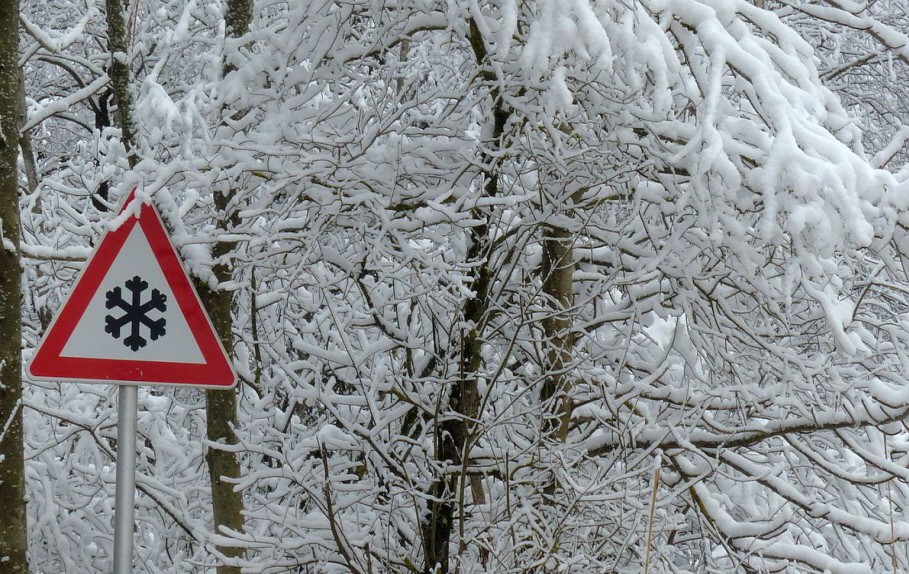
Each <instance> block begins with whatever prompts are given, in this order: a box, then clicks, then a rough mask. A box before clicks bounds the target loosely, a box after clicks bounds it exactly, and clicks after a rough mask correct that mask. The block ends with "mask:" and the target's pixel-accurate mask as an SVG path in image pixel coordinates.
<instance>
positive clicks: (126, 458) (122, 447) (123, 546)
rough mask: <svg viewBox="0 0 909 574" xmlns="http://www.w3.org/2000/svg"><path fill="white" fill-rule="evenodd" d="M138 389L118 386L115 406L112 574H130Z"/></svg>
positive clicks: (133, 521) (134, 499)
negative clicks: (115, 483) (117, 399)
mask: <svg viewBox="0 0 909 574" xmlns="http://www.w3.org/2000/svg"><path fill="white" fill-rule="evenodd" d="M138 407H139V389H138V387H134V386H131V385H121V386H120V397H119V402H118V404H117V493H116V497H115V498H114V574H128V573H129V572H132V561H133V525H134V524H135V519H134V518H133V511H134V510H135V508H136V417H137V415H138V410H139V408H138Z"/></svg>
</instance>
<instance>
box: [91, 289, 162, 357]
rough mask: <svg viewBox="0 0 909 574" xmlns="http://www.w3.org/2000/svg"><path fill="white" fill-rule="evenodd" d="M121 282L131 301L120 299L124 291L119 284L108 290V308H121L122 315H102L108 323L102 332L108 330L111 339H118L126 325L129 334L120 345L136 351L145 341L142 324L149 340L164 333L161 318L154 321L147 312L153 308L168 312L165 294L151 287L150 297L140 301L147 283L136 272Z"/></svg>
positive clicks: (153, 309)
mask: <svg viewBox="0 0 909 574" xmlns="http://www.w3.org/2000/svg"><path fill="white" fill-rule="evenodd" d="M124 285H126V288H127V289H129V290H130V291H131V292H132V295H133V296H132V302H131V303H128V302H127V301H126V300H124V299H123V294H122V291H121V290H120V288H119V287H114V288H113V289H111V290H110V291H108V292H107V304H106V306H107V308H108V309H113V308H114V307H119V308H120V309H122V310H123V311H124V314H123V315H121V316H120V317H116V318H115V317H113V316H112V315H107V316H106V317H104V320H105V321H106V322H107V325H106V326H105V327H104V331H105V332H106V333H110V334H111V335H112V336H113V337H114V339H119V338H120V329H122V328H123V327H124V326H125V325H126V324H129V326H130V335H129V337H126V338H125V339H123V344H124V345H126V346H127V347H129V348H130V349H132V350H133V351H138V350H139V349H141V348H142V347H144V346H145V344H146V343H147V342H148V341H146V340H145V338H144V337H142V336H141V335H140V334H139V333H140V332H139V327H140V326H141V325H145V326H146V327H147V328H148V334H149V337H150V338H151V340H152V341H154V340H156V339H157V338H158V337H162V336H164V333H165V329H164V326H165V325H166V324H167V322H166V321H165V320H164V317H162V318H160V319H158V320H157V321H152V320H151V319H150V318H149V317H148V313H149V312H150V311H155V310H157V311H161V312H162V313H163V312H164V311H167V304H166V303H167V295H164V294H163V293H161V292H160V291H158V290H157V289H152V292H151V299H149V300H148V301H146V302H145V303H142V302H141V301H142V292H143V291H145V290H146V289H148V282H147V281H143V280H142V278H141V277H139V276H138V275H136V276H135V277H133V278H132V279H129V280H127V282H126V283H125V284H124Z"/></svg>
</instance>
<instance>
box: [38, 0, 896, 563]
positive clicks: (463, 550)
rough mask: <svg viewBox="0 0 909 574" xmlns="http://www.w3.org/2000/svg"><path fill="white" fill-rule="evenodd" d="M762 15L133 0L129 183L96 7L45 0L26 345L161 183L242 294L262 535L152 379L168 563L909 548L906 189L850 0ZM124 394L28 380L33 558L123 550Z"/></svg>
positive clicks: (789, 559)
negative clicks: (855, 61)
mask: <svg viewBox="0 0 909 574" xmlns="http://www.w3.org/2000/svg"><path fill="white" fill-rule="evenodd" d="M759 4H760V5H759ZM766 4H767V5H766V6H765V5H764V3H758V2H746V1H744V0H627V1H621V2H615V1H611V0H610V1H602V2H600V1H593V0H591V1H588V0H570V1H565V0H537V1H533V2H514V1H512V0H497V1H495V2H477V1H475V0H457V1H451V2H447V3H444V4H441V3H432V2H424V1H422V0H400V1H398V2H395V3H375V2H367V1H365V0H363V1H360V0H316V1H312V2H291V3H283V2H273V1H266V0H263V1H261V2H257V3H256V6H255V8H254V14H255V15H256V17H255V19H254V20H253V22H252V25H251V26H250V29H249V32H248V33H247V34H245V35H243V36H242V37H239V38H234V37H230V36H228V37H227V39H225V38H224V36H223V33H222V32H221V27H223V25H224V22H223V15H222V14H221V12H220V11H219V10H218V9H217V8H215V7H213V5H210V3H205V2H194V1H190V2H185V3H184V2H177V1H176V0H174V1H172V2H162V3H158V4H155V5H154V6H152V5H148V4H145V3H142V2H134V3H133V4H132V9H133V10H134V11H135V13H134V16H133V17H132V18H133V19H132V20H131V21H132V22H133V24H132V26H133V28H132V32H131V34H132V36H131V39H130V41H131V42H132V43H133V47H132V52H131V53H133V54H134V59H133V61H131V62H130V65H131V66H132V70H133V72H134V74H135V85H134V86H133V87H132V90H133V93H134V94H135V96H136V97H135V106H136V116H137V117H136V118H134V120H135V121H134V125H135V128H136V132H135V134H134V139H135V146H136V153H137V156H138V157H141V158H143V159H142V161H140V162H139V163H138V164H137V165H136V166H135V168H134V169H132V170H129V169H127V168H128V164H126V162H125V158H126V151H125V150H124V148H123V146H122V144H120V140H119V139H118V137H117V136H119V134H118V133H117V131H116V130H115V129H113V128H111V127H110V121H109V117H110V108H109V106H110V105H111V101H110V90H109V88H108V87H107V86H108V81H107V79H106V77H105V75H104V70H105V69H106V66H105V60H104V58H105V57H106V56H105V55H104V53H103V51H100V50H99V49H98V47H97V45H96V43H95V42H93V38H95V37H97V34H99V32H98V30H100V29H102V27H101V16H100V15H99V12H98V10H97V9H96V8H95V7H94V6H89V7H88V8H89V9H88V10H86V11H83V12H82V14H83V15H82V16H81V20H79V19H77V18H74V17H72V15H69V16H68V15H67V12H66V11H67V10H70V9H71V8H68V7H67V6H61V7H59V9H54V10H49V11H47V12H42V11H40V10H38V6H37V4H35V5H32V4H29V2H25V16H24V18H23V30H24V33H25V43H26V48H25V56H24V60H23V61H24V69H25V71H26V79H27V86H28V89H29V94H30V98H29V99H28V108H29V122H28V124H27V127H28V128H29V129H30V130H31V133H32V137H33V144H34V148H35V154H36V159H35V162H36V165H37V168H38V174H39V175H38V177H39V183H38V186H37V188H36V189H35V190H34V191H33V192H31V193H27V194H24V195H23V199H22V202H21V206H22V213H23V218H24V219H23V221H24V231H23V246H22V250H23V253H24V255H25V256H26V263H27V265H26V268H25V272H26V275H27V285H28V291H27V293H28V297H27V298H26V304H27V307H28V309H27V313H26V329H25V341H26V347H27V349H28V350H30V349H31V348H32V347H33V345H34V343H35V341H36V338H37V336H38V333H39V332H40V330H41V327H42V322H46V320H47V319H46V317H47V316H48V314H49V313H50V310H52V309H54V308H56V306H57V305H58V304H59V301H60V299H61V297H62V293H63V292H64V291H65V289H66V287H67V286H68V285H69V284H71V281H72V277H73V273H74V272H75V270H76V269H77V268H78V264H79V263H78V262H79V260H80V259H81V258H84V257H85V255H86V253H87V251H88V249H87V247H88V245H89V244H90V242H91V240H92V238H93V237H94V236H95V234H96V232H97V231H98V230H99V229H101V228H102V225H103V224H101V223H100V222H101V221H102V219H103V217H104V213H103V209H99V206H104V205H107V201H108V198H107V195H106V190H108V189H109V190H110V191H111V193H112V196H113V195H117V196H119V195H122V194H123V193H125V192H126V191H127V190H128V189H129V188H130V187H131V186H132V185H133V184H135V183H138V184H140V185H141V186H142V189H143V190H144V192H145V193H147V194H150V195H151V196H152V197H153V198H154V201H155V202H156V203H157V204H158V206H159V207H160V208H161V210H162V212H163V213H164V214H165V219H166V220H167V222H168V224H169V225H170V226H171V227H172V228H173V230H174V236H175V240H176V242H177V243H178V245H179V248H180V249H181V251H182V253H183V255H184V257H186V259H187V265H188V267H189V268H190V270H191V272H192V273H194V274H195V275H196V276H197V277H198V279H199V280H200V281H201V282H203V283H207V284H209V285H211V286H213V287H215V286H217V287H219V288H220V289H227V290H229V292H230V293H232V297H233V301H234V303H235V309H234V316H233V329H234V345H233V352H234V355H235V363H236V364H237V366H238V369H239V370H240V374H241V378H242V383H241V388H240V396H239V417H238V421H239V428H238V429H237V439H238V444H237V446H236V450H237V451H238V452H239V453H240V458H241V462H242V467H243V468H242V472H241V477H240V479H239V482H238V483H237V485H236V488H237V489H238V490H239V491H242V492H243V494H244V497H245V498H244V508H245V531H244V532H243V533H237V534H236V535H235V536H228V535H225V534H224V533H217V534H216V533H213V532H211V528H210V524H211V494H210V491H209V485H208V479H207V477H206V475H205V472H204V466H205V465H204V457H205V452H206V449H208V448H210V445H207V444H205V443H204V441H203V437H204V436H205V421H204V412H203V411H204V402H203V400H202V397H201V396H200V393H199V392H197V391H194V390H189V389H160V388H155V389H151V388H149V389H143V390H142V392H141V393H140V407H141V413H140V421H139V428H140V433H141V437H140V448H141V451H140V468H139V472H140V476H139V482H138V484H139V488H140V494H139V505H140V506H139V509H138V514H137V516H139V519H140V524H139V530H138V537H137V553H138V557H137V563H136V566H137V570H138V571H146V572H198V571H205V570H206V569H207V568H209V569H210V568H214V566H215V565H216V564H217V563H218V561H219V560H220V557H219V555H220V554H221V553H219V552H214V549H215V548H216V547H218V548H222V549H223V548H228V547H236V548H239V549H243V550H245V554H243V556H242V557H239V558H236V560H237V561H238V562H237V564H240V565H242V566H244V567H245V568H246V569H248V570H249V571H255V572H288V571H291V572H345V573H346V572H352V573H355V574H361V573H362V574H366V573H371V572H425V573H427V574H428V573H431V572H455V571H458V572H465V573H466V572H550V571H551V572H555V571H562V570H565V569H570V570H571V571H572V572H592V573H593V572H641V571H642V570H643V571H650V572H825V571H829V572H838V573H846V572H868V571H887V570H893V571H899V570H901V569H906V568H909V553H907V548H909V546H907V543H909V523H907V522H906V520H905V517H904V516H902V514H901V509H902V508H903V507H905V505H906V504H907V502H909V500H907V499H909V487H907V484H909V482H907V478H909V474H907V471H906V468H905V466H906V465H905V458H906V457H907V456H909V446H907V445H909V442H907V440H906V437H907V434H906V433H907V429H906V428H905V426H904V423H903V420H904V419H905V417H906V415H907V414H909V400H907V399H909V397H907V396H906V392H905V390H904V389H905V386H906V385H905V384H904V382H905V375H904V373H905V372H906V365H909V336H907V334H906V332H907V329H906V327H907V326H909V325H907V312H909V289H907V287H906V285H907V284H909V283H907V280H909V277H907V276H906V268H905V266H904V261H903V253H905V249H906V248H909V242H907V238H906V232H905V230H906V225H909V221H903V219H904V218H905V215H904V213H905V212H906V207H907V203H909V196H907V192H906V183H905V181H904V178H903V175H901V174H900V173H898V172H895V168H896V167H898V166H896V165H888V166H887V167H888V168H894V171H884V170H882V169H880V167H881V166H883V165H885V164H886V163H887V162H886V161H883V158H884V156H883V155H878V156H875V154H877V153H878V152H882V153H885V152H887V150H888V149H889V148H888V144H887V143H885V142H883V140H882V141H877V140H875V139H874V137H877V136H873V137H872V139H871V143H870V144H868V150H870V151H866V149H865V148H864V147H863V145H864V144H863V131H862V129H861V122H857V121H856V120H855V119H854V118H853V117H852V116H851V115H850V112H852V113H855V112H856V111H861V110H864V108H863V107H860V108H857V107H856V105H857V103H856V102H854V101H851V100H849V99H847V100H846V101H847V105H848V111H847V108H846V107H844V105H843V103H841V100H840V99H838V97H837V95H836V94H835V93H834V91H831V89H830V85H829V82H831V81H832V79H833V78H834V77H836V78H842V77H843V75H844V74H846V73H847V71H843V72H841V73H836V70H835V69H834V67H832V66H833V65H834V63H835V61H836V58H838V57H839V56H837V55H836V54H832V53H830V52H825V51H824V49H823V48H819V49H818V51H815V49H814V48H812V45H811V43H809V41H807V40H811V41H813V42H814V41H815V40H817V39H818V38H821V37H823V38H833V36H832V35H833V34H834V32H835V30H834V29H832V28H830V27H829V25H828V24H827V23H829V22H831V21H834V22H836V21H839V20H837V18H842V17H843V16H842V13H844V11H847V8H848V7H846V6H845V2H843V3H839V2H835V3H834V2H831V3H829V4H823V3H812V4H810V5H809V4H807V3H804V5H802V4H803V3H794V2H793V3H792V4H793V5H795V4H798V6H783V5H772V6H771V5H770V4H772V3H770V2H767V3H766ZM840 4H843V5H840ZM825 10H826V11H825ZM856 17H858V16H856ZM868 17H869V18H870V19H871V21H873V22H881V21H883V19H881V18H872V17H871V16H868ZM74 22H78V23H74ZM853 29H854V30H856V31H858V30H860V27H859V26H858V25H856V27H855V28H853ZM884 36H885V37H887V38H890V37H889V36H886V34H884ZM815 44H817V42H815ZM893 49H894V50H896V48H893ZM225 54H226V55H227V59H226V60H225V59H224V55H225ZM818 54H820V55H821V56H823V57H824V59H823V61H822V60H821V59H819V57H818ZM848 63H849V59H848V58H843V62H842V63H841V64H837V65H841V66H846V67H847V69H848V70H851V69H852V68H848ZM819 64H823V65H824V68H823V69H822V70H821V71H819V68H818V65H819ZM828 64H829V65H828ZM223 70H227V71H228V73H227V74H226V75H224V76H223V77H222V71H223ZM825 82H828V83H825ZM833 87H834V88H836V89H837V91H838V93H842V94H846V95H847V96H849V95H850V94H851V96H849V97H858V94H859V93H860V92H859V88H855V89H854V90H853V91H849V90H845V88H844V89H840V88H841V87H842V86H840V87H837V86H833ZM854 87H855V86H851V87H850V89H852V88H854ZM844 90H845V91H844ZM858 103H859V104H861V106H864V105H865V104H864V103H863V102H858ZM869 105H870V104H869ZM872 107H873V106H872ZM894 113H898V114H900V115H901V112H898V111H897V112H894ZM869 117H870V116H869ZM882 117H883V116H882ZM865 121H870V120H865ZM894 145H895V144H894ZM890 147H892V146H890ZM882 150H883V151H882ZM891 151H892V150H891ZM890 156H895V152H894V153H890ZM896 161H899V160H898V159H897V160H896ZM225 189H229V190H230V195H229V201H227V203H225V198H226V197H227V196H224V197H221V199H220V200H218V201H216V200H215V199H213V190H225ZM102 190H104V191H105V193H103V194H102V193H101V191H102ZM226 213H229V214H230V217H231V222H230V223H231V224H230V229H229V231H227V232H226V231H224V225H223V222H224V216H225V214H226ZM214 244H217V245H220V246H226V247H223V248H219V249H218V250H212V249H211V246H212V245H214ZM217 266H222V268H229V269H230V270H231V273H230V274H229V275H224V274H223V273H222V274H218V273H213V272H212V269H213V267H217ZM111 396H112V391H111V390H109V389H107V388H105V387H97V386H95V387H90V386H84V385H64V384H36V385H33V386H31V387H30V388H29V391H28V393H27V397H26V405H27V407H28V409H29V410H28V411H27V417H28V421H29V427H28V433H27V435H26V438H27V443H28V446H27V452H28V453H29V467H28V468H29V470H28V472H29V477H30V479H31V483H30V484H31V486H30V489H31V491H30V501H31V506H30V512H31V516H32V518H33V522H32V542H31V548H32V551H31V552H32V559H33V561H34V564H33V567H34V568H36V569H38V570H47V571H53V570H55V569H57V570H59V569H71V570H73V571H102V570H103V569H104V568H105V565H107V564H109V560H110V556H109V554H108V548H107V540H108V539H109V537H110V524H109V521H108V520H107V519H106V516H107V515H108V511H109V507H110V504H111V499H112V493H113V484H112V481H113V474H112V464H111V462H112V459H111V457H112V452H113V450H112V444H111V439H112V437H113V436H114V435H113V432H114V429H113V428H112V425H113V424H114V417H113V410H112V408H111V406H110V397H111ZM75 523H78V524H79V525H80V526H79V527H77V528H75V527H73V526H71V525H72V524H75ZM239 555H240V553H239V552H238V553H237V556H239Z"/></svg>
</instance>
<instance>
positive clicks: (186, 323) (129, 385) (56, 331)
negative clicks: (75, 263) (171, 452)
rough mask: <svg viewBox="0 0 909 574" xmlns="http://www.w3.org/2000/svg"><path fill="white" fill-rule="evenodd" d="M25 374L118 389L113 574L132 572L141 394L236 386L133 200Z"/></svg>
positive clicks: (167, 245)
mask: <svg viewBox="0 0 909 574" xmlns="http://www.w3.org/2000/svg"><path fill="white" fill-rule="evenodd" d="M115 220H120V221H121V223H120V224H119V225H118V226H117V227H116V228H115V229H111V230H110V231H107V232H106V233H105V234H104V235H103V236H102V237H101V240H100V241H99V242H98V246H97V247H96V248H95V250H94V252H92V254H91V256H90V257H89V258H88V261H87V262H86V264H85V267H84V268H83V269H82V272H81V274H80V275H79V278H78V279H77V280H76V284H75V286H74V287H73V290H72V291H71V292H70V294H69V296H68V297H67V299H66V300H65V301H64V302H63V305H62V307H61V308H60V310H59V311H58V312H57V315H56V316H55V317H54V320H53V322H51V325H50V327H48V330H47V332H46V333H45V334H44V337H43V338H42V339H41V342H40V343H39V344H38V348H37V350H36V351H35V354H34V356H33V357H32V360H31V361H30V362H29V365H28V370H27V372H28V375H29V377H30V378H31V379H34V380H47V381H58V382H66V381H72V382H89V383H107V384H116V385H121V386H120V393H119V401H118V405H117V461H116V464H117V470H116V473H117V474H116V477H117V478H116V480H117V485H116V488H117V490H116V498H115V501H116V508H115V514H114V552H113V561H114V562H113V565H114V574H130V572H132V554H133V529H134V526H135V520H134V514H133V513H134V510H135V493H136V432H137V429H136V418H137V413H138V387H137V385H142V384H155V385H171V386H191V387H200V388H216V389H229V388H232V387H233V386H234V385H235V384H236V382H237V375H236V373H235V372H234V370H233V367H232V366H231V365H230V361H229V360H228V358H227V355H226V353H225V352H224V347H223V346H222V345H221V341H220V340H219V339H218V336H217V334H216V333H215V330H214V327H212V324H211V320H210V319H209V317H208V314H207V313H206V312H205V309H204V308H203V306H202V302H201V301H200V299H199V295H198V294H197V293H196V291H195V289H193V286H192V283H191V282H190V280H189V276H188V275H187V274H186V271H185V269H184V268H183V265H182V263H181V262H180V258H179V256H178V255H177V251H176V250H175V249H174V246H173V244H172V243H171V241H170V237H169V236H168V233H167V230H166V229H165V227H164V223H163V222H162V221H161V216H160V215H159V214H158V212H157V210H156V209H155V208H154V206H153V205H151V204H149V203H141V202H139V201H137V200H136V199H135V190H133V191H132V192H131V193H130V194H129V196H128V197H127V198H126V200H125V201H124V202H123V204H122V206H121V207H120V210H119V211H118V214H117V217H116V218H115Z"/></svg>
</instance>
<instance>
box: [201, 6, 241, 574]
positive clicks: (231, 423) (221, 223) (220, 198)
mask: <svg viewBox="0 0 909 574" xmlns="http://www.w3.org/2000/svg"><path fill="white" fill-rule="evenodd" d="M251 22H252V2H251V0H228V1H227V9H226V11H225V14H224V23H225V33H226V36H227V38H229V39H236V38H241V37H242V36H244V35H245V34H246V33H247V32H249V26H250V23H251ZM233 69H234V67H233V65H232V64H231V62H230V60H229V57H228V53H227V51H225V56H224V62H223V73H224V75H225V76H226V75H227V74H229V73H230V72H231V71H233ZM234 195H235V193H234V192H233V191H232V190H228V191H226V192H225V191H215V193H214V204H215V210H216V212H217V214H218V215H217V217H218V221H217V227H218V229H220V230H222V231H226V230H227V229H228V228H230V227H234V226H236V225H237V223H238V218H237V215H236V213H237V212H236V209H235V207H234V206H233V204H232V199H233V198H234ZM232 249H233V245H232V244H231V243H226V242H221V241H219V242H217V243H215V245H214V247H213V248H212V257H213V259H214V261H215V265H214V269H213V270H212V271H213V273H214V276H215V279H216V280H217V282H218V284H219V285H223V284H224V283H226V282H228V281H230V280H231V279H232V278H233V273H232V272H231V268H230V266H229V264H228V263H227V262H226V259H227V256H228V255H229V254H230V252H231V251H232ZM200 296H201V297H202V301H203V303H204V304H205V307H206V309H208V312H209V314H210V316H211V319H212V323H213V324H214V326H215V330H216V331H217V332H218V336H219V337H220V338H221V343H222V344H223V345H224V350H225V351H226V352H227V355H228V356H229V357H232V356H233V349H234V345H233V329H232V311H233V294H232V293H231V292H230V291H225V290H224V289H223V288H220V287H217V288H215V289H209V288H208V287H207V286H203V287H202V288H201V289H200ZM205 398H206V401H207V406H206V412H205V414H206V421H207V434H208V440H209V442H210V443H211V444H212V445H225V446H232V445H235V444H237V435H236V433H235V429H236V427H237V422H238V421H237V391H236V390H235V389H230V390H207V391H206V392H205ZM206 461H207V463H208V471H209V476H210V480H211V498H212V515H213V519H214V530H215V532H218V533H219V534H220V533H222V532H221V531H222V529H229V530H232V531H235V532H242V531H243V493H242V492H238V491H236V490H235V489H234V481H235V480H236V479H238V478H239V477H240V461H239V459H238V458H237V453H235V452H233V451H231V450H227V449H223V448H217V447H214V446H212V447H209V449H208V453H207V455H206ZM218 551H219V552H220V553H221V554H223V555H224V556H226V557H229V558H239V557H242V556H243V549H242V548H236V547H230V546H218ZM239 573H240V568H239V567H237V566H231V565H223V564H222V565H220V566H218V574H239Z"/></svg>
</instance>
